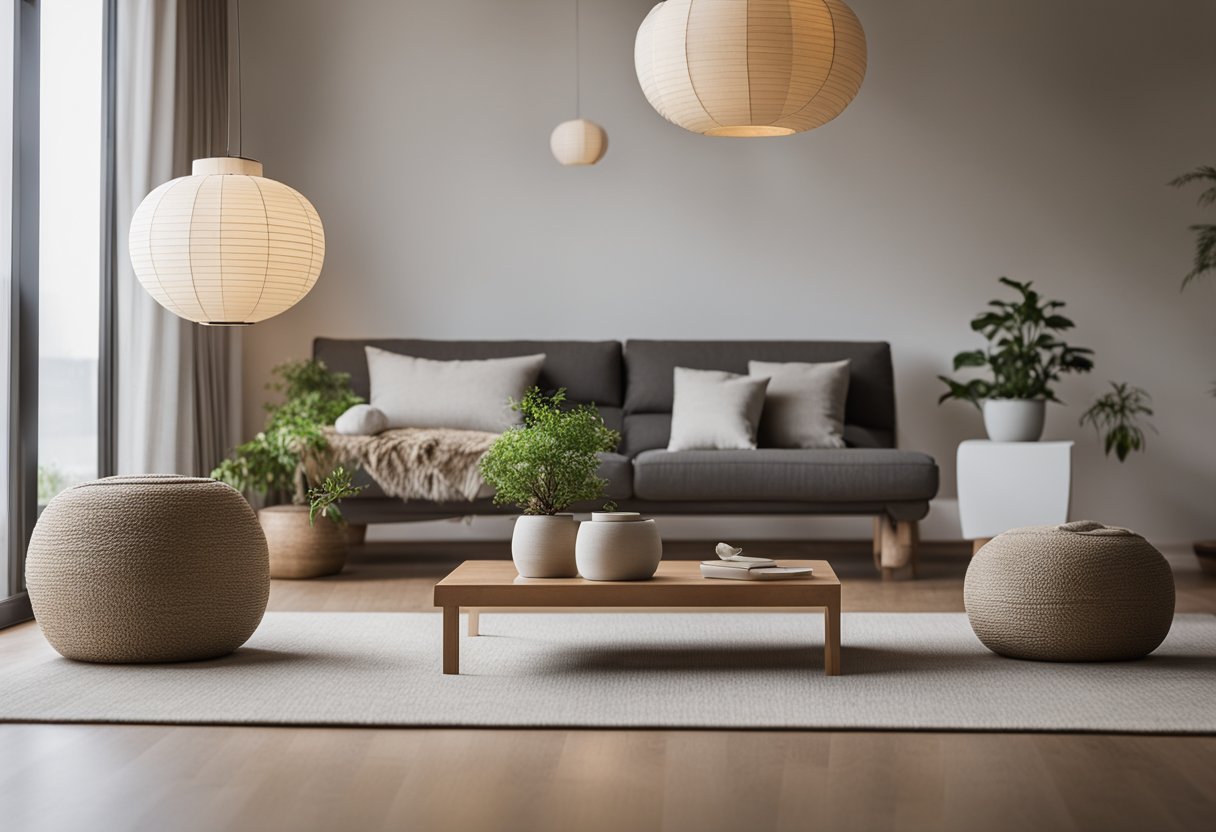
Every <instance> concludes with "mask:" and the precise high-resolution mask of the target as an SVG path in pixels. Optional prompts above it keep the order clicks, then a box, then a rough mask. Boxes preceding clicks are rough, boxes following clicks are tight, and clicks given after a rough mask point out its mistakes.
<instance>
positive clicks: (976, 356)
mask: <svg viewBox="0 0 1216 832" xmlns="http://www.w3.org/2000/svg"><path fill="white" fill-rule="evenodd" d="M1000 282H1001V283H1002V284H1004V285H1005V286H1009V287H1010V288H1012V289H1014V290H1015V291H1016V292H1017V293H1018V296H1019V297H1017V298H1016V299H1014V300H993V301H989V303H988V305H989V307H991V308H990V309H986V310H984V311H983V312H980V313H979V314H978V315H976V317H975V318H974V319H972V321H971V329H972V330H974V331H975V332H978V333H980V334H981V335H983V336H984V338H985V339H986V340H987V341H988V347H987V348H986V349H977V350H968V351H966V352H960V353H959V354H958V355H956V356H954V369H955V371H956V372H957V371H958V370H962V369H964V368H977V369H987V370H988V371H989V373H990V374H991V378H972V379H970V380H968V381H958V380H955V379H952V378H950V377H948V376H938V378H940V379H941V380H942V381H943V382H945V384H946V386H947V387H948V388H949V389H948V390H947V391H946V392H945V393H943V394H942V396H941V398H940V399H938V403H939V404H940V403H941V402H944V401H946V400H948V399H959V400H961V401H967V402H971V403H972V404H973V405H975V406H976V407H977V408H980V409H981V410H982V412H983V414H984V428H985V430H987V432H988V438H989V439H991V440H993V441H995V442H1037V441H1038V440H1039V437H1041V436H1042V435H1043V423H1044V418H1045V416H1046V410H1047V402H1049V401H1052V402H1059V401H1060V400H1059V399H1058V398H1056V395H1055V392H1054V391H1053V389H1052V385H1053V384H1054V383H1055V382H1056V381H1058V380H1059V379H1060V377H1061V376H1062V375H1064V374H1065V373H1087V372H1089V371H1090V370H1092V369H1093V366H1094V364H1093V360H1092V359H1091V358H1090V356H1091V355H1093V351H1092V350H1089V349H1086V348H1084V347H1073V346H1070V345H1069V344H1066V343H1065V342H1064V341H1062V340H1060V339H1059V337H1058V333H1061V332H1064V331H1067V330H1069V329H1072V328H1073V322H1072V321H1071V320H1069V319H1068V318H1066V317H1065V316H1064V315H1062V314H1060V309H1062V308H1063V306H1064V302H1063V301H1059V300H1044V299H1043V298H1042V297H1041V296H1040V295H1039V293H1038V292H1036V291H1035V290H1034V289H1033V288H1031V286H1032V284H1031V283H1030V282H1026V283H1020V282H1018V281H1016V280H1010V279H1009V278H1007V277H1002V278H1000Z"/></svg>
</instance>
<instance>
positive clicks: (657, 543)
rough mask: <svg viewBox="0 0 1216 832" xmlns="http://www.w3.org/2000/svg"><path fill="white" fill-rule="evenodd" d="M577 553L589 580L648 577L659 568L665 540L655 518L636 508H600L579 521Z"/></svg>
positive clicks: (627, 579)
mask: <svg viewBox="0 0 1216 832" xmlns="http://www.w3.org/2000/svg"><path fill="white" fill-rule="evenodd" d="M574 553H575V559H576V560H577V562H578V573H579V574H580V575H582V576H583V577H584V578H586V579H587V580H589V581H645V580H648V579H649V578H651V577H653V576H654V573H655V570H656V569H658V568H659V561H660V560H662V559H663V541H662V540H661V539H660V538H659V528H658V526H657V525H655V522H654V520H644V519H643V518H642V516H641V515H640V514H638V513H637V512H636V511H598V512H593V513H592V514H591V520H590V521H589V522H585V523H581V524H579V528H578V541H577V543H576V544H575V548H574Z"/></svg>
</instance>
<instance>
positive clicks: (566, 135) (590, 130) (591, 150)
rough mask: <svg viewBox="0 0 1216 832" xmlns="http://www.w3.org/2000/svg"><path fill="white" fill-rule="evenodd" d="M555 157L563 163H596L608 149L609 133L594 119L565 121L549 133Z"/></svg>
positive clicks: (550, 147) (551, 148)
mask: <svg viewBox="0 0 1216 832" xmlns="http://www.w3.org/2000/svg"><path fill="white" fill-rule="evenodd" d="M549 149H550V150H552V151H553V158H554V159H556V160H557V161H559V162H561V163H562V164H563V165H594V164H595V163H596V162H598V161H599V160H600V159H603V158H604V154H605V153H606V152H607V151H608V134H607V133H605V132H604V128H603V127H600V126H599V125H598V124H596V123H595V122H594V121H587V119H585V118H576V119H574V120H572V121H563V122H562V123H561V124H559V125H557V126H556V127H554V128H553V132H552V133H551V134H549Z"/></svg>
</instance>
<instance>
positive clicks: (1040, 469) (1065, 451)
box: [958, 439, 1073, 553]
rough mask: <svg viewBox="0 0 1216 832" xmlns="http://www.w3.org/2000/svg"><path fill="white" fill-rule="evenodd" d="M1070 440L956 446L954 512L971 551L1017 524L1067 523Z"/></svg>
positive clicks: (973, 441) (972, 441)
mask: <svg viewBox="0 0 1216 832" xmlns="http://www.w3.org/2000/svg"><path fill="white" fill-rule="evenodd" d="M1072 445H1073V443H1072V442H991V441H989V440H987V439H970V440H968V441H966V442H963V443H961V444H960V445H959V446H958V514H959V520H960V521H961V522H962V526H963V537H964V538H966V539H967V540H971V541H973V544H972V552H973V553H974V552H978V551H979V549H980V547H981V546H983V545H984V544H985V543H987V542H988V541H989V540H991V539H992V538H994V537H996V536H997V535H998V534H1000V533H1001V532H1003V531H1007V530H1009V529H1015V528H1017V527H1018V526H1045V525H1051V524H1059V523H1067V522H1068V504H1069V499H1070V497H1071V492H1072Z"/></svg>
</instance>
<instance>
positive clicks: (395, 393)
mask: <svg viewBox="0 0 1216 832" xmlns="http://www.w3.org/2000/svg"><path fill="white" fill-rule="evenodd" d="M366 349H367V371H368V375H369V377H370V379H371V388H372V390H371V393H372V394H371V405H372V407H375V408H378V409H380V410H382V411H384V415H385V417H386V418H387V420H388V426H389V427H390V428H455V429H457V430H484V431H489V432H491V433H498V432H501V431H503V430H505V429H507V428H509V427H512V426H513V425H518V424H519V423H520V415H519V413H518V412H517V411H514V410H512V409H511V408H510V407H509V406H508V403H507V402H508V400H509V399H513V400H516V401H518V400H519V399H520V398H522V397H523V395H524V392H525V391H527V390H528V389H529V388H531V387H533V386H535V384H536V379H537V377H538V376H539V375H540V368H541V365H542V364H544V363H545V356H544V355H521V356H513V357H511V358H487V359H481V360H476V361H433V360H431V359H429V358H415V357H414V356H411V355H398V354H397V353H393V352H388V351H386V350H382V349H377V348H376V347H367V348H366Z"/></svg>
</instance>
